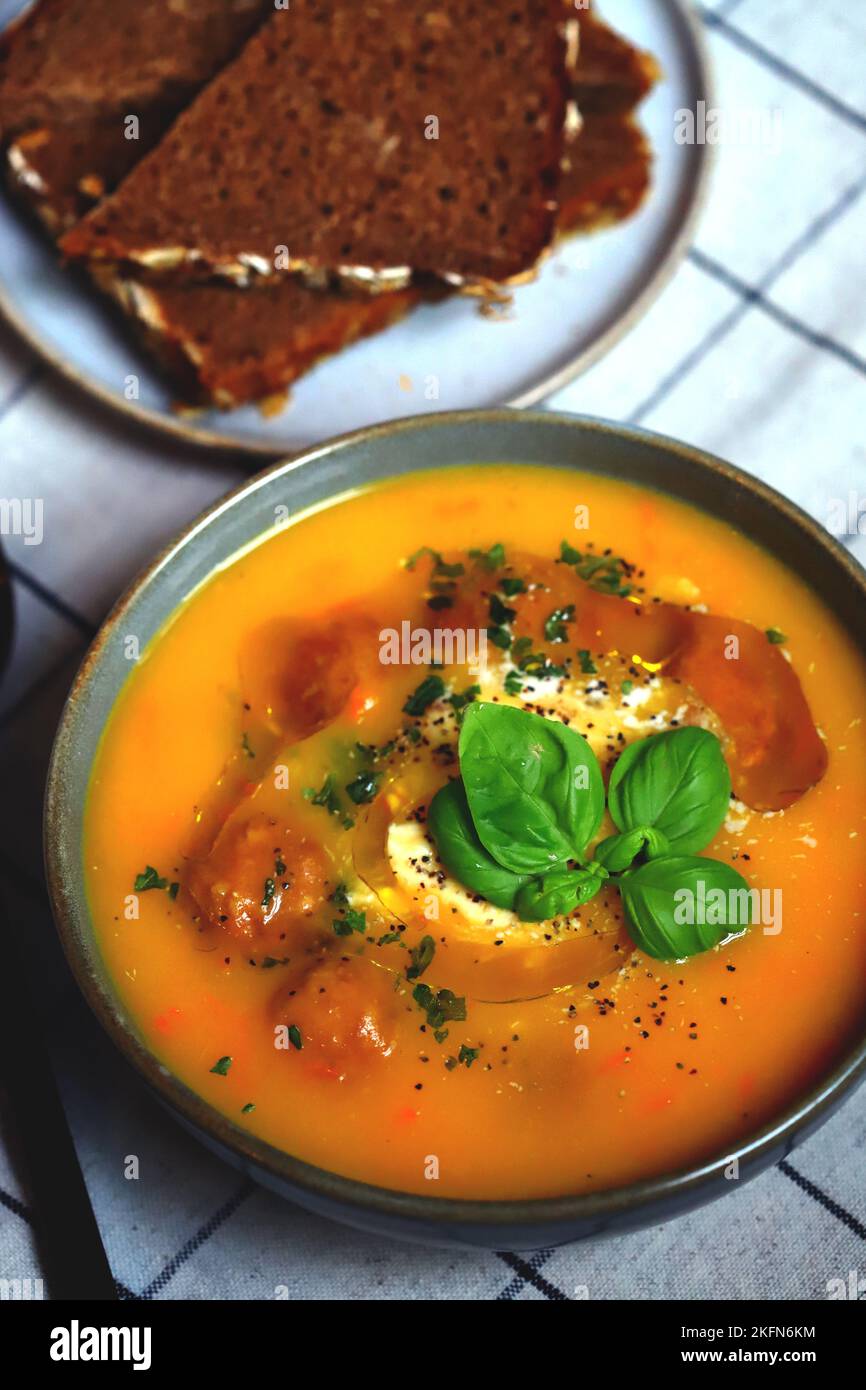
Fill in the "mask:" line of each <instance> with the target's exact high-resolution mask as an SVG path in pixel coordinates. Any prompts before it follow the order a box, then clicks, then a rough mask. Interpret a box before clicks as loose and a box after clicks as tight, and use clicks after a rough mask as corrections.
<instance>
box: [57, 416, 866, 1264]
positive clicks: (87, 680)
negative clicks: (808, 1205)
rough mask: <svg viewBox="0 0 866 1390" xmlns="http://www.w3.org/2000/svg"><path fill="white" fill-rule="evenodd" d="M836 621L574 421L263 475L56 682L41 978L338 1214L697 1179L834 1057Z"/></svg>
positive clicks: (837, 981)
mask: <svg viewBox="0 0 866 1390" xmlns="http://www.w3.org/2000/svg"><path fill="white" fill-rule="evenodd" d="M864 597H866V582H864V575H863V572H862V571H861V570H860V568H859V567H858V566H857V565H856V563H855V562H854V561H853V560H852V559H851V557H850V556H849V555H847V554H846V552H845V551H844V549H843V548H842V547H841V546H840V545H838V544H837V543H836V542H835V541H834V540H832V539H831V538H830V537H829V535H827V534H825V533H824V531H823V530H822V529H821V528H820V527H819V526H818V525H816V523H815V522H813V521H812V520H810V519H809V518H807V517H806V516H805V515H804V514H803V513H802V512H800V511H798V510H797V508H795V507H794V506H793V505H792V504H791V503H789V502H787V501H786V500H785V499H783V498H782V497H781V496H779V495H778V494H777V493H774V492H773V491H772V490H771V489H769V488H767V487H765V486H764V485H763V484H762V483H759V482H757V481H756V480H755V479H753V478H751V477H749V476H747V475H745V474H743V473H741V472H739V471H738V470H737V469H735V468H732V467H730V466H729V465H727V464H725V463H723V462H721V461H720V460H718V459H715V458H712V457H709V456H707V455H705V454H702V453H700V452H698V451H696V450H694V449H691V448H688V447H686V446H684V445H681V444H677V443H675V442H673V441H671V440H667V439H664V438H661V437H659V436H656V435H652V434H648V433H645V432H642V431H638V430H631V429H627V428H624V427H621V426H617V425H612V424H608V423H605V422H602V421H597V420H588V419H579V418H575V417H569V416H565V415H556V414H548V413H544V414H531V413H525V412H521V413H515V412H510V411H499V412H484V413H476V412H473V413H467V414H459V415H450V416H449V415H443V416H439V417H436V418H435V419H429V418H428V419H423V420H422V419H419V420H409V421H403V422H400V423H397V424H393V425H385V426H381V427H378V428H375V429H371V430H366V431H363V432H361V433H358V434H354V435H351V436H348V437H346V438H343V439H340V440H337V441H336V442H335V443H332V444H329V445H326V446H324V447H323V448H319V449H316V450H315V451H313V452H311V453H309V454H306V455H304V456H302V457H300V458H296V459H293V460H291V461H289V462H286V463H283V464H280V465H277V466H276V467H273V468H270V469H269V470H267V471H266V472H265V473H263V474H261V475H260V476H259V477H257V478H255V479H253V480H252V481H250V482H248V483H247V484H245V485H244V486H243V487H241V488H240V489H239V490H238V491H237V492H235V493H234V494H232V495H231V496H229V497H227V498H226V499H225V500H224V501H222V502H220V503H219V504H218V505H217V506H215V507H214V508H213V509H212V510H211V511H210V512H208V513H207V514H206V515H205V516H203V517H202V518H201V519H200V520H199V521H198V522H197V523H195V524H194V525H193V526H191V527H190V528H189V529H188V530H187V531H186V532H185V533H184V534H183V535H182V536H181V537H180V538H179V539H178V540H177V541H175V542H174V543H173V544H172V545H171V546H170V547H169V548H168V549H167V550H166V551H165V553H164V554H162V555H161V556H160V557H159V558H158V559H157V560H156V561H155V562H154V563H153V565H152V566H151V567H150V569H149V570H148V571H147V572H146V573H145V574H144V575H143V576H141V577H140V578H139V579H138V580H137V581H136V582H135V583H134V584H133V586H132V587H131V589H130V590H129V592H128V593H127V594H126V595H125V597H124V598H123V599H121V601H120V603H119V604H118V606H117V607H116V608H115V610H114V611H113V613H112V614H111V615H110V617H109V618H108V620H107V622H106V623H105V625H104V627H103V628H102V630H101V632H100V634H99V636H98V638H97V640H96V642H95V643H94V645H93V647H92V649H91V651H90V652H89V654H88V656H87V658H86V660H85V662H84V664H83V667H82V670H81V672H80V674H79V676H78V678H77V681H76V683H75V685H74V687H73V690H72V693H71V695H70V698H69V701H68V704H67V707H66V710H65V713H64V716H63V720H62V723H61V726H60V730H59V732H58V735H57V741H56V746H55V749H54V755H53V760H52V766H51V772H50V778H49V785H48V792H47V809H46V851H47V865H48V877H49V883H50V889H51V894H52V898H53V903H54V909H55V915H56V918H57V922H58V926H59V930H60V934H61V937H62V940H63V944H64V947H65V950H66V953H67V956H68V958H69V961H70V964H71V966H72V969H73V971H74V973H75V975H76V978H77V980H78V982H79V984H80V986H81V988H82V990H83V992H84V994H85V996H86V997H87V999H88V1001H89V1003H90V1005H91V1007H92V1008H93V1009H94V1011H95V1013H96V1015H97V1016H98V1018H99V1019H100V1021H101V1022H102V1024H103V1025H104V1027H105V1028H106V1029H107V1031H108V1033H109V1035H110V1036H111V1037H112V1038H113V1040H114V1041H115V1043H116V1044H117V1045H118V1046H119V1048H120V1049H121V1051H122V1052H123V1053H124V1054H125V1056H126V1057H127V1058H128V1059H129V1061H130V1062H131V1063H132V1065H133V1066H134V1067H135V1068H136V1069H137V1071H138V1072H139V1073H140V1074H141V1075H142V1076H143V1077H144V1078H145V1079H146V1080H147V1082H148V1083H149V1085H150V1086H151V1087H152V1088H153V1090H154V1091H155V1092H156V1094H157V1095H158V1096H159V1098H160V1099H161V1100H162V1101H164V1102H165V1103H166V1104H167V1105H168V1106H169V1107H170V1108H171V1109H172V1111H173V1112H174V1113H175V1114H176V1115H177V1116H178V1117H179V1119H180V1120H181V1121H182V1122H183V1123H184V1124H185V1125H186V1126H187V1127H189V1128H191V1129H192V1130H193V1131H194V1132H195V1133H196V1134H197V1135H198V1136H199V1137H200V1138H201V1139H202V1140H203V1141H204V1142H205V1143H206V1144H208V1145H209V1146H210V1147H211V1148H213V1149H214V1150H216V1151H217V1152H218V1153H220V1154H222V1155H223V1156H224V1157H225V1158H226V1159H228V1160H229V1161H230V1162H232V1163H234V1164H236V1165H237V1166H238V1167H240V1168H242V1169H243V1170H245V1171H247V1172H249V1173H250V1174H252V1175H253V1176H254V1177H256V1178H257V1179H258V1180H259V1181H261V1182H262V1183H264V1184H266V1185H268V1186H270V1187H272V1188H274V1189H276V1190H277V1191H279V1192H281V1193H283V1194H284V1195H286V1196H287V1197H289V1198H291V1199H292V1200H295V1201H297V1202H299V1203H301V1204H302V1205H304V1206H306V1207H308V1208H309V1209H311V1210H314V1211H317V1212H320V1213H323V1214H326V1215H329V1216H332V1217H336V1218H337V1219H340V1220H344V1221H346V1222H348V1223H350V1224H354V1225H356V1226H359V1227H362V1228H365V1229H368V1230H372V1231H376V1232H383V1233H388V1234H393V1235H398V1236H403V1237H407V1238H411V1239H416V1240H421V1241H433V1242H437V1243H460V1244H475V1245H480V1246H486V1247H490V1248H506V1247H508V1248H532V1247H535V1246H539V1245H550V1244H555V1243H560V1242H565V1241H569V1240H574V1239H579V1238H585V1237H589V1236H597V1235H601V1234H603V1233H606V1232H613V1231H624V1230H629V1229H634V1228H635V1227H638V1226H640V1225H643V1224H646V1223H649V1222H655V1221H658V1220H660V1219H664V1218H666V1217H668V1216H672V1215H674V1214H675V1213H677V1212H679V1211H682V1210H686V1209H689V1208H691V1207H694V1206H697V1205H699V1204H700V1203H703V1202H706V1201H709V1200H711V1199H713V1198H717V1197H721V1196H723V1195H725V1194H729V1193H731V1192H733V1191H735V1190H736V1188H737V1186H738V1184H739V1182H741V1181H744V1180H746V1179H747V1178H749V1177H751V1176H753V1175H754V1174H756V1173H758V1172H760V1171H761V1170H762V1169H763V1168H764V1167H766V1166H767V1165H768V1164H770V1163H772V1162H774V1161H777V1160H778V1159H779V1158H780V1157H782V1156H784V1155H785V1154H786V1153H787V1152H789V1151H790V1149H791V1148H792V1146H793V1145H794V1144H795V1143H796V1142H797V1141H798V1140H799V1139H801V1138H802V1137H803V1136H804V1135H806V1134H808V1133H809V1132H810V1131H811V1130H812V1129H814V1128H815V1127H816V1126H817V1125H818V1124H820V1123H821V1122H822V1121H823V1120H824V1119H826V1117H827V1116H828V1115H829V1114H830V1112H831V1111H832V1110H833V1108H834V1107H835V1106H836V1105H837V1104H838V1103H839V1102H840V1101H841V1100H842V1099H843V1097H844V1096H845V1095H846V1094H848V1093H849V1092H850V1091H851V1090H852V1088H853V1087H854V1085H855V1084H856V1082H857V1081H859V1080H860V1079H861V1078H862V1076H863V1073H864V1069H866V1042H864V1016H866V1011H864V1004H866V913H864V911H863V906H864V885H866V858H864V844H866V776H864V773H863V768H864V766H866V724H864V720H863V712H864V708H866V616H864V615H866V606H864ZM732 1200H736V1199H735V1197H734V1198H733V1199H732Z"/></svg>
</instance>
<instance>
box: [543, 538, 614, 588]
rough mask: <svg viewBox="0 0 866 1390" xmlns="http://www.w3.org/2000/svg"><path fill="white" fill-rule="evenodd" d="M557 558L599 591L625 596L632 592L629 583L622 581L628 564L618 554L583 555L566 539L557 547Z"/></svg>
mask: <svg viewBox="0 0 866 1390" xmlns="http://www.w3.org/2000/svg"><path fill="white" fill-rule="evenodd" d="M559 560H560V563H561V564H563V565H571V567H572V569H573V570H574V571H575V573H576V574H577V575H578V576H579V578H581V579H583V580H585V581H586V583H587V584H589V585H590V587H591V588H593V589H598V590H599V592H600V593H604V594H615V595H617V597H619V598H627V597H628V595H629V594H630V593H631V592H632V586H631V584H627V583H625V582H624V580H625V578H626V576H627V575H628V574H629V572H630V571H629V566H628V565H627V564H626V562H625V560H623V559H621V558H620V556H618V555H594V554H592V553H591V552H589V553H587V554H585V555H584V554H581V552H580V551H579V550H575V548H574V546H573V545H569V544H568V541H563V542H562V544H561V545H560V547H559Z"/></svg>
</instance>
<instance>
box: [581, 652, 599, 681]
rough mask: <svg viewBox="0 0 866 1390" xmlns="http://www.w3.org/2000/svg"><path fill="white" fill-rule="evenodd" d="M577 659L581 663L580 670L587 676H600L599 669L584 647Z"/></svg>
mask: <svg viewBox="0 0 866 1390" xmlns="http://www.w3.org/2000/svg"><path fill="white" fill-rule="evenodd" d="M577 659H578V661H579V662H580V669H581V671H582V672H583V674H584V675H585V676H597V675H598V667H597V666H596V664H595V662H594V661H593V659H592V657H591V656H590V654H589V651H588V650H587V648H586V647H582V648H581V650H580V651H579V652H578V653H577Z"/></svg>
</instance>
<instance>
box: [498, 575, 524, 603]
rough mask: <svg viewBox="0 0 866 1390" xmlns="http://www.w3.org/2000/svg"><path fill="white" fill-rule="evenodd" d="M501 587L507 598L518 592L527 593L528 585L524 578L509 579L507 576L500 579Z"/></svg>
mask: <svg viewBox="0 0 866 1390" xmlns="http://www.w3.org/2000/svg"><path fill="white" fill-rule="evenodd" d="M499 587H500V589H501V590H502V592H503V594H504V595H505V597H506V598H514V597H515V595H516V594H525V593H526V585H525V584H524V582H523V580H522V579H509V578H508V577H507V576H506V577H505V578H504V579H501V580H500V581H499Z"/></svg>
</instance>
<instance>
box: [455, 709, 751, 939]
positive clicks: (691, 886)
mask: <svg viewBox="0 0 866 1390" xmlns="http://www.w3.org/2000/svg"><path fill="white" fill-rule="evenodd" d="M459 752H460V770H461V772H462V774H463V777H462V780H461V781H457V782H449V783H448V784H447V785H446V786H445V787H443V788H442V789H441V791H439V792H437V794H436V796H435V797H434V798H433V801H432V803H431V805H430V810H429V814H428V825H429V829H430V832H431V834H432V836H433V839H434V841H435V843H436V847H437V851H438V853H439V858H440V859H441V861H442V863H443V864H444V866H445V868H446V869H447V870H448V872H449V873H450V874H452V875H453V876H454V877H455V878H457V879H458V880H459V881H460V882H461V883H463V884H464V885H465V886H466V887H467V888H469V889H471V890H472V891H473V892H475V893H478V894H480V895H481V896H482V897H484V898H486V899H487V900H488V901H489V902H491V903H494V904H495V905H496V906H497V907H503V908H508V909H510V910H513V911H514V912H515V913H516V914H517V916H518V917H519V918H520V920H521V921H525V922H541V921H547V920H548V919H550V918H553V917H560V916H567V915H568V914H569V913H570V912H573V911H574V910H575V908H577V907H580V906H582V905H583V904H584V903H587V902H589V901H590V899H591V898H593V897H594V896H595V894H596V893H598V891H599V889H600V888H601V886H602V884H603V883H604V882H605V881H607V882H609V883H610V884H612V885H614V886H615V887H616V888H617V889H618V890H619V892H620V894H621V896H622V900H623V906H624V908H625V914H626V918H627V921H628V925H629V929H630V933H631V936H632V938H633V940H634V942H635V944H636V945H637V946H639V947H640V948H641V949H642V950H643V951H645V952H646V953H647V955H650V956H654V957H656V958H657V959H660V960H683V959H685V958H687V957H688V956H692V955H696V954H697V953H698V952H699V951H705V950H708V949H710V948H711V947H713V946H716V945H718V944H719V942H720V941H722V940H724V938H725V937H726V936H729V935H730V934H731V933H733V932H739V931H742V930H743V929H744V928H746V927H748V926H749V925H750V919H751V908H752V902H751V891H750V889H749V886H748V884H747V883H746V880H745V879H744V878H743V877H742V875H741V874H739V873H738V872H737V871H736V869H734V868H732V867H731V865H730V864H725V863H722V862H720V861H718V860H715V859H707V858H701V857H698V856H697V851H699V850H702V849H705V848H706V846H707V845H708V844H709V842H710V840H712V838H713V836H714V835H715V834H716V832H717V831H718V829H719V827H720V825H721V823H722V821H723V820H724V816H725V812H726V809H727V806H728V801H729V799H730V792H731V779H730V774H729V772H728V768H727V764H726V763H725V760H724V756H723V754H722V749H721V745H720V743H719V740H718V739H717V738H716V736H715V735H714V734H711V733H709V732H708V731H707V730H706V729H697V728H682V729H672V730H669V731H668V732H666V733H662V734H653V735H651V736H650V737H649V738H646V739H642V740H640V741H639V742H637V743H633V744H631V745H630V746H629V747H628V748H627V749H626V751H625V752H624V753H623V754H622V756H621V757H620V759H619V761H618V763H617V764H616V767H615V768H614V771H613V774H612V776H611V779H610V788H609V794H608V795H609V809H610V813H611V816H612V818H613V821H614V823H615V825H616V826H617V828H618V831H619V833H618V834H616V835H610V836H608V837H607V838H606V839H604V840H602V841H601V843H600V844H599V845H598V846H597V847H596V851H595V857H594V859H593V860H592V862H591V863H586V862H584V861H585V854H586V848H587V845H588V844H589V843H590V842H591V840H592V839H593V838H594V837H595V835H596V834H597V832H598V829H599V826H600V824H601V820H602V817H603V815H604V785H603V782H602V779H601V770H600V768H599V766H598V763H597V761H596V758H595V755H594V754H593V752H592V750H591V749H590V747H589V745H588V744H587V743H586V741H585V740H584V739H583V738H581V737H580V735H579V734H577V733H575V732H574V730H572V729H569V728H568V727H567V726H566V725H564V724H560V723H558V722H557V721H554V720H548V719H543V718H541V717H540V716H539V715H536V714H532V713H531V712H530V711H528V710H521V709H517V708H514V707H513V706H510V705H500V704H485V703H477V702H476V703H475V704H472V705H470V706H469V708H468V709H467V711H466V715H465V718H464V722H463V728H462V731H461V735H460V747H459Z"/></svg>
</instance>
